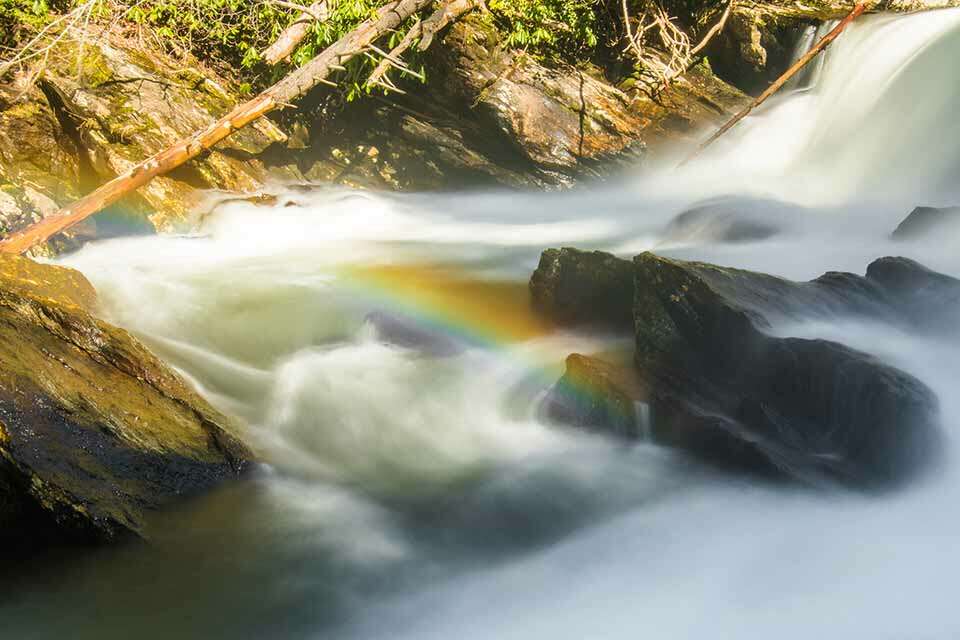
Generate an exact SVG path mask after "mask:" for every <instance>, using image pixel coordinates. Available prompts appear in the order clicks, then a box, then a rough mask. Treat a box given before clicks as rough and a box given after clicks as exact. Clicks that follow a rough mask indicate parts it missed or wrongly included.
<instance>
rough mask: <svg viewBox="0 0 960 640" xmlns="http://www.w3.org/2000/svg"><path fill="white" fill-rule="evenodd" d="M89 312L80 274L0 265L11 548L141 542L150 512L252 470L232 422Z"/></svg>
mask: <svg viewBox="0 0 960 640" xmlns="http://www.w3.org/2000/svg"><path fill="white" fill-rule="evenodd" d="M95 309H96V292H95V291H94V289H93V287H92V286H91V285H90V284H89V282H87V280H86V279H85V278H84V277H83V276H82V275H81V274H80V273H78V272H76V271H73V270H70V269H65V268H62V267H56V266H49V265H44V264H39V263H36V262H33V261H31V260H29V259H27V258H22V257H16V256H6V255H3V256H0V362H2V363H3V366H2V369H0V538H3V539H5V541H6V542H7V543H8V545H14V546H30V545H32V544H33V543H34V542H38V543H41V544H42V543H68V542H104V541H115V540H119V539H125V538H129V537H138V536H144V535H145V533H146V532H145V528H144V527H145V517H146V515H147V513H148V512H149V511H151V510H154V509H157V508H160V507H162V506H164V505H167V504H169V503H171V502H173V501H175V500H178V499H182V498H184V497H186V496H190V495H193V494H196V493H198V492H201V491H204V490H206V489H209V488H211V487H213V486H215V485H216V484H218V483H220V482H223V481H225V480H228V479H230V478H232V477H236V476H237V475H238V474H240V473H241V472H242V471H243V470H244V469H245V468H246V467H247V466H248V463H249V461H250V460H251V459H252V458H253V456H252V454H251V453H250V451H249V450H248V449H247V448H246V447H245V446H244V445H243V444H242V443H241V442H240V441H239V440H238V439H237V437H236V436H235V435H234V434H235V433H236V430H237V428H236V426H235V425H233V424H231V421H230V420H229V419H227V418H226V417H225V416H223V415H222V414H220V413H219V412H217V411H216V410H215V409H213V408H212V407H211V406H210V405H209V404H208V403H207V402H206V401H204V400H203V399H202V398H200V397H199V396H198V395H197V394H196V393H195V392H194V391H193V390H191V389H190V388H189V387H188V386H187V385H186V383H185V382H184V381H183V380H182V379H181V378H180V377H179V376H178V375H177V374H175V373H174V372H173V371H172V370H170V369H169V368H168V367H167V366H166V365H164V364H163V363H162V362H161V361H160V360H159V359H158V358H157V357H156V356H154V355H153V354H152V353H150V351H148V350H147V349H146V348H145V347H144V346H143V345H142V344H141V343H140V342H139V341H137V340H136V339H134V338H133V337H132V336H130V335H129V334H128V333H127V332H126V331H123V330H122V329H119V328H117V327H113V326H111V325H109V324H107V323H106V322H103V321H102V320H99V319H98V318H97V317H96V316H95V315H94V312H95ZM4 505H6V507H5V508H4Z"/></svg>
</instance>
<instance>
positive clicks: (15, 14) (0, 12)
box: [0, 0, 50, 48]
mask: <svg viewBox="0 0 960 640" xmlns="http://www.w3.org/2000/svg"><path fill="white" fill-rule="evenodd" d="M49 19H50V3H49V2H48V1H47V0H0V46H2V47H9V48H12V47H16V46H17V45H18V44H20V43H22V42H23V41H24V40H26V39H27V38H28V37H30V36H32V35H33V34H35V33H36V32H37V31H39V30H40V29H42V28H43V26H44V25H45V24H46V23H47V22H48V21H49Z"/></svg>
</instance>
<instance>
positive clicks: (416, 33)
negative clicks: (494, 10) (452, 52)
mask: <svg viewBox="0 0 960 640" xmlns="http://www.w3.org/2000/svg"><path fill="white" fill-rule="evenodd" d="M477 8H482V9H484V10H486V6H485V5H484V4H483V0H452V1H450V2H447V3H445V4H444V5H443V6H442V7H440V8H439V9H437V10H436V11H434V12H433V13H432V14H431V15H430V17H429V18H427V19H426V20H423V21H418V22H417V23H416V24H414V25H413V27H411V28H410V30H409V31H407V33H406V34H405V35H404V36H403V38H402V39H401V40H400V43H399V44H398V45H397V46H396V47H394V48H393V49H392V50H391V51H390V53H389V54H384V55H383V56H382V60H381V61H380V64H378V65H377V67H376V68H375V69H374V70H373V73H371V74H370V77H369V79H368V80H367V86H368V87H373V86H379V87H381V88H383V89H385V90H387V91H394V92H397V93H403V91H401V90H399V89H397V88H396V87H395V86H393V83H391V82H389V78H387V77H386V74H387V72H388V71H389V70H390V68H391V67H396V68H397V69H399V70H400V71H402V72H411V70H410V68H409V67H407V65H405V64H403V63H400V64H397V62H398V61H399V60H400V57H401V56H402V55H403V54H404V53H406V52H407V50H408V49H410V47H412V46H413V43H414V42H416V41H417V40H418V39H419V41H420V44H419V45H418V47H417V48H418V49H419V50H420V51H426V50H427V49H428V48H429V47H430V45H431V44H432V43H433V38H434V36H436V34H437V33H439V32H440V31H443V29H444V28H445V27H446V26H447V25H449V24H450V23H451V22H454V21H456V20H459V19H460V18H461V17H463V16H464V15H465V14H467V13H469V12H471V11H473V10H474V9H477Z"/></svg>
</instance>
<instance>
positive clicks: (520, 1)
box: [489, 0, 599, 60]
mask: <svg viewBox="0 0 960 640" xmlns="http://www.w3.org/2000/svg"><path fill="white" fill-rule="evenodd" d="M598 4H599V0H491V1H490V3H489V6H490V10H491V11H492V12H493V13H494V14H495V15H496V16H497V18H498V20H499V21H500V22H502V23H503V25H504V27H505V30H506V33H507V44H508V45H510V46H512V47H517V48H519V49H526V50H527V51H529V52H530V53H531V54H533V55H534V56H536V57H539V58H543V59H547V60H570V59H571V58H572V59H580V58H583V57H585V56H589V55H590V54H591V53H592V51H593V49H594V48H595V47H596V46H597V33H596V26H597V16H596V9H597V6H598Z"/></svg>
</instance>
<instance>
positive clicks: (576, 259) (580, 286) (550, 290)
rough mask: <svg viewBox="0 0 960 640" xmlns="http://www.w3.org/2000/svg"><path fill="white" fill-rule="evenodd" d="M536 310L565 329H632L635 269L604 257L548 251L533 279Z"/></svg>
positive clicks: (567, 251) (607, 254)
mask: <svg viewBox="0 0 960 640" xmlns="http://www.w3.org/2000/svg"><path fill="white" fill-rule="evenodd" d="M530 293H531V296H532V300H533V305H534V308H535V309H536V310H537V311H538V312H539V313H542V314H543V315H545V316H547V317H548V318H550V319H551V320H552V321H554V322H556V323H558V324H561V325H596V326H600V327H605V328H611V329H618V330H623V331H629V330H631V329H632V327H633V316H632V310H631V301H632V300H633V268H632V266H631V264H630V261H629V260H623V259H621V258H617V257H616V256H614V255H611V254H609V253H604V252H602V251H593V252H587V251H580V250H578V249H571V248H564V249H547V250H546V251H544V252H543V254H542V255H541V256H540V265H539V266H538V267H537V270H536V271H534V273H533V276H532V277H531V278H530Z"/></svg>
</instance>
